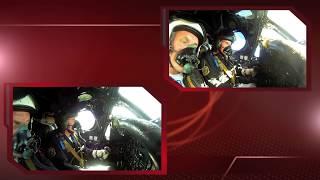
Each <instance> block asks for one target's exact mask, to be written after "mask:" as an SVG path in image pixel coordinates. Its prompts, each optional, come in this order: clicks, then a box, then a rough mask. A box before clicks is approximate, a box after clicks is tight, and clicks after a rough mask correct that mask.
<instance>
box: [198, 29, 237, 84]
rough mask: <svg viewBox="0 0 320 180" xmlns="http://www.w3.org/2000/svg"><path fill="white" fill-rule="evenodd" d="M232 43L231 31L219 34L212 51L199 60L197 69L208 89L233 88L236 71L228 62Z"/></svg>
mask: <svg viewBox="0 0 320 180" xmlns="http://www.w3.org/2000/svg"><path fill="white" fill-rule="evenodd" d="M234 41H235V37H234V33H233V32H232V31H222V32H220V33H219V34H218V35H217V37H216V40H215V42H214V45H213V50H212V51H208V53H206V54H205V55H204V57H203V58H201V59H202V61H201V63H200V66H199V67H200V68H201V72H202V75H203V76H204V78H205V81H206V83H207V84H208V86H209V87H235V85H236V74H237V72H236V71H237V69H236V66H235V65H234V64H233V62H232V61H231V60H230V57H231V55H232V49H231V45H232V43H233V42H234Z"/></svg>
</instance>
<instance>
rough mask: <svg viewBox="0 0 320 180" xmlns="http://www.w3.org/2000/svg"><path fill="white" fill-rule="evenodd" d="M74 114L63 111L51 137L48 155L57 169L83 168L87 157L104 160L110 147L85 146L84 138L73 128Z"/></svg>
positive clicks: (74, 123)
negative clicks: (94, 147)
mask: <svg viewBox="0 0 320 180" xmlns="http://www.w3.org/2000/svg"><path fill="white" fill-rule="evenodd" d="M75 117H76V114H74V113H65V114H64V115H63V116H62V119H61V120H62V121H61V124H60V125H59V129H57V130H56V131H55V132H54V133H53V134H52V137H51V140H50V141H51V147H49V149H48V152H47V153H48V156H49V157H50V159H51V160H52V161H53V163H54V164H55V166H56V167H58V168H59V169H73V170H78V169H80V168H85V166H86V165H85V162H86V160H87V159H89V158H93V159H99V160H106V159H107V158H108V156H109V154H110V149H109V148H108V147H106V148H105V149H97V150H96V149H90V148H87V147H86V144H85V143H86V142H85V140H84V139H83V138H82V137H81V136H80V133H78V132H77V130H76V129H75V125H76V120H75Z"/></svg>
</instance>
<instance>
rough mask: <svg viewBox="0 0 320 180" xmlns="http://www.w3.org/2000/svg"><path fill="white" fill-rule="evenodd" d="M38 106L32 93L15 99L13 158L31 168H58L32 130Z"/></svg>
mask: <svg viewBox="0 0 320 180" xmlns="http://www.w3.org/2000/svg"><path fill="white" fill-rule="evenodd" d="M35 112H36V106H35V103H34V100H33V98H32V96H31V95H25V96H22V97H18V98H16V99H15V100H14V101H13V129H12V132H13V158H14V160H15V161H16V162H17V163H19V164H21V165H22V166H23V167H25V168H26V169H29V170H56V168H55V167H54V165H53V164H52V163H51V162H50V161H49V160H48V159H47V158H46V157H45V155H44V153H42V150H41V140H40V138H39V137H38V136H37V135H36V134H35V133H34V132H33V131H32V123H33V116H34V114H35Z"/></svg>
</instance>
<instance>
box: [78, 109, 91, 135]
mask: <svg viewBox="0 0 320 180" xmlns="http://www.w3.org/2000/svg"><path fill="white" fill-rule="evenodd" d="M76 120H77V121H78V122H79V123H80V125H81V129H82V130H84V131H89V130H91V129H92V128H93V126H94V124H95V123H96V119H95V117H94V115H93V113H92V112H91V111H89V110H87V109H82V110H80V112H79V113H78V115H77V117H76Z"/></svg>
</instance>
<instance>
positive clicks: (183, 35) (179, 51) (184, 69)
mask: <svg viewBox="0 0 320 180" xmlns="http://www.w3.org/2000/svg"><path fill="white" fill-rule="evenodd" d="M205 37H206V34H205V30H204V28H203V26H202V25H201V24H200V23H197V22H191V21H188V20H184V19H174V20H173V21H171V22H170V23H169V76H170V77H171V78H172V79H173V80H175V81H176V82H177V83H179V84H180V85H181V86H183V87H206V85H205V83H204V79H203V78H202V75H201V74H200V72H199V71H198V65H199V63H200V61H199V59H198V57H197V56H198V50H199V47H200V46H201V45H202V43H203V42H204V41H205V39H206V38H205Z"/></svg>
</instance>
